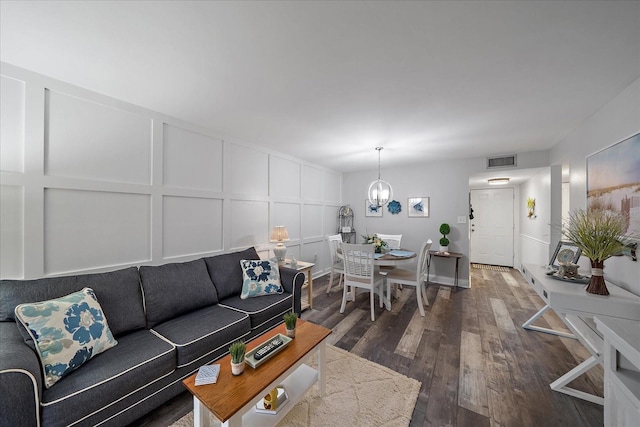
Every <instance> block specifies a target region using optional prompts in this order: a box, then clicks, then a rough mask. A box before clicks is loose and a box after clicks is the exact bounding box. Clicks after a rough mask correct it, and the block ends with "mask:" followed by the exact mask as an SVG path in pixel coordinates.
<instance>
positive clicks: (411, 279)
mask: <svg viewBox="0 0 640 427" xmlns="http://www.w3.org/2000/svg"><path fill="white" fill-rule="evenodd" d="M432 243H433V242H432V241H431V239H429V240H427V241H426V242H424V243H423V244H422V248H421V249H420V255H419V256H418V262H417V265H416V268H415V269H414V270H406V269H404V268H396V269H393V270H390V271H389V272H388V273H387V275H386V278H387V295H389V296H390V295H391V287H392V286H393V285H407V286H415V287H416V297H417V299H418V308H419V309H420V314H421V315H422V316H423V317H424V308H423V307H422V301H423V300H424V304H425V305H429V300H428V299H427V289H426V287H425V286H424V282H425V277H426V274H427V257H428V256H429V249H430V248H431V244H432Z"/></svg>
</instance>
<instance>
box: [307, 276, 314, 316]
mask: <svg viewBox="0 0 640 427" xmlns="http://www.w3.org/2000/svg"><path fill="white" fill-rule="evenodd" d="M307 282H309V288H307V291H308V292H309V310H311V309H313V276H312V275H311V269H308V270H307Z"/></svg>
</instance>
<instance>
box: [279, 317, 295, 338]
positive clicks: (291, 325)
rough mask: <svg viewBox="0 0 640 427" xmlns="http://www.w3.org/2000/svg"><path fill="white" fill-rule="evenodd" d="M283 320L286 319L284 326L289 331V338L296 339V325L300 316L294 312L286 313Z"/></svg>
mask: <svg viewBox="0 0 640 427" xmlns="http://www.w3.org/2000/svg"><path fill="white" fill-rule="evenodd" d="M282 318H283V319H284V324H285V327H286V329H287V336H288V337H289V338H294V337H295V336H296V323H297V322H298V315H297V314H296V313H294V312H293V311H290V312H288V313H285V315H284V316H282Z"/></svg>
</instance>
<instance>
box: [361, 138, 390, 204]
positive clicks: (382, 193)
mask: <svg viewBox="0 0 640 427" xmlns="http://www.w3.org/2000/svg"><path fill="white" fill-rule="evenodd" d="M382 149H383V147H376V150H377V151H378V179H376V180H375V181H373V182H372V183H371V184H369V190H368V191H367V195H368V196H369V203H371V204H372V205H375V206H377V207H381V206H383V205H385V204H387V202H389V200H391V198H392V197H393V189H392V188H391V184H389V183H388V182H387V181H383V180H382V179H380V151H382Z"/></svg>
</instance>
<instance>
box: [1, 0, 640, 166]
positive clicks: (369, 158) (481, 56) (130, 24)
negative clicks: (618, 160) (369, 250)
mask: <svg viewBox="0 0 640 427" xmlns="http://www.w3.org/2000/svg"><path fill="white" fill-rule="evenodd" d="M0 8H1V9H0V19H1V21H0V31H1V33H0V59H1V60H2V61H5V62H7V63H10V64H13V65H17V66H20V67H23V68H27V69H30V70H33V71H36V72H40V73H42V74H45V75H48V76H51V77H54V78H57V79H60V80H63V81H67V82H69V83H72V84H75V85H78V86H81V87H85V88H88V89H91V90H93V91H96V92H99V93H102V94H106V95H109V96H112V97H115V98H118V99H122V100H125V101H128V102H131V103H133V104H136V105H140V106H143V107H146V108H149V109H152V110H155V111H159V112H162V113H165V114H168V115H170V116H174V117H177V118H179V119H182V120H185V121H188V122H192V123H195V124H198V125H201V126H204V127H207V128H210V129H212V130H214V131H215V132H216V133H217V134H218V135H220V136H221V137H223V138H227V139H231V138H232V139H233V140H236V141H242V142H247V143H252V144H258V145H262V146H265V147H268V148H270V149H274V150H277V151H280V152H284V153H288V154H290V155H293V156H295V157H297V158H300V159H305V160H307V161H309V162H312V163H315V164H321V165H324V166H326V167H329V168H332V169H335V170H339V171H345V172H346V171H354V170H362V169H371V168H375V167H376V162H377V154H376V152H375V150H374V147H376V146H378V145H383V146H384V147H385V150H384V151H383V152H382V165H383V169H384V168H385V167H391V166H397V165H401V164H409V163H415V162H424V161H433V160H438V159H448V158H457V157H479V156H480V157H481V156H485V155H499V154H512V153H518V152H524V151H534V150H544V149H548V148H551V147H552V146H553V145H555V144H556V143H558V142H559V141H560V140H561V139H562V138H563V137H564V136H566V135H567V134H568V133H569V132H570V131H571V130H572V129H574V128H575V127H577V126H578V125H579V124H580V123H581V122H582V121H584V120H585V119H586V118H588V117H589V116H590V115H591V114H593V113H594V112H595V111H597V110H598V109H599V108H601V107H602V106H603V105H605V104H606V103H607V102H608V101H609V100H611V99H612V98H613V97H614V96H615V95H617V94H618V93H619V92H620V91H622V90H623V89H624V88H625V87H626V86H628V85H629V84H630V83H631V82H633V81H634V80H635V79H637V78H638V77H639V76H640V2H636V1H627V2H622V1H602V2H600V1H570V2H569V1H555V2H552V1H494V2H489V1H475V2H455V1H448V2H444V1H443V2H435V1H433V2H365V1H358V2H334V1H327V2H272V1H269V2H267V1H264V2H210V1H195V2H186V1H180V2H171V1H128V2H93V1H88V2H78V1H70V2H56V1H48V2H26V1H19V2H12V1H5V0H2V2H1V4H0Z"/></svg>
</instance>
